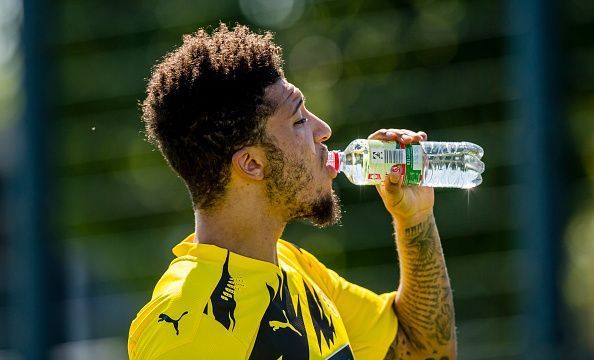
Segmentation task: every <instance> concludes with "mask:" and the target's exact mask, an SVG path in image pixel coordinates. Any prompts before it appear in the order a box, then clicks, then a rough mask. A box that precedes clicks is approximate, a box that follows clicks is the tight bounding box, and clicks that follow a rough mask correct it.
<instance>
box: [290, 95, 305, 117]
mask: <svg viewBox="0 0 594 360" xmlns="http://www.w3.org/2000/svg"><path fill="white" fill-rule="evenodd" d="M304 100H305V97H302V98H301V99H299V102H298V103H297V106H295V110H293V114H291V117H293V116H295V114H297V111H299V108H300V107H301V104H303V101H304Z"/></svg>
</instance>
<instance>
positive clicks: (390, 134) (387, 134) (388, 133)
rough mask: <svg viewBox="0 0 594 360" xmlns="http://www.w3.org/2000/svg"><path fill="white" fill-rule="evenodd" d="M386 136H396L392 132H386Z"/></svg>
mask: <svg viewBox="0 0 594 360" xmlns="http://www.w3.org/2000/svg"><path fill="white" fill-rule="evenodd" d="M386 136H396V133H395V132H393V131H386Z"/></svg>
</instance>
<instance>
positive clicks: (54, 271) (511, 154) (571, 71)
mask: <svg viewBox="0 0 594 360" xmlns="http://www.w3.org/2000/svg"><path fill="white" fill-rule="evenodd" d="M219 21H224V22H226V23H228V24H231V25H232V24H234V23H235V22H239V23H242V24H248V25H250V26H251V27H252V28H253V29H259V30H267V29H268V30H272V31H274V32H275V33H276V41H277V43H278V44H280V45H281V46H282V47H283V48H284V58H285V71H286V75H287V77H288V79H289V80H290V81H292V82H293V83H295V84H297V85H298V86H299V87H300V88H301V89H302V90H303V92H304V93H305V95H306V96H307V99H308V107H309V109H310V110H312V111H313V112H315V113H316V114H318V115H319V116H320V117H321V118H323V119H325V120H326V121H327V122H328V123H329V124H330V125H331V126H332V128H333V136H332V138H331V139H330V140H329V141H328V147H329V148H334V149H343V148H344V147H345V146H346V145H347V144H348V143H349V142H350V141H351V140H352V139H355V138H357V137H366V136H367V135H368V134H369V133H371V132H372V131H375V130H376V129H379V128H386V127H397V128H408V129H412V130H424V131H426V132H427V133H428V134H429V139H430V140H442V141H463V140H464V141H471V142H475V143H477V144H479V145H481V146H482V147H483V148H484V149H485V157H484V159H483V160H484V161H485V164H486V172H485V173H484V174H483V179H484V182H483V184H482V185H481V186H479V187H478V188H475V189H473V190H470V191H467V190H444V189H440V190H437V192H436V207H435V214H436V219H437V223H438V226H439V230H440V234H441V239H442V242H443V247H444V251H445V254H446V260H447V264H448V269H449V272H450V277H451V281H452V285H453V288H454V301H455V306H456V317H457V324H458V344H459V345H458V348H459V354H460V355H459V358H460V359H594V191H593V190H594V2H592V1H591V0H566V1H545V0H543V1H537V0H508V1H497V0H410V1H388V0H374V1H369V0H368V1H365V0H348V1H346V0H340V1H339V0H225V1H207V0H193V1H188V0H169V1H157V0H144V1H143V0H127V1H109V0H108V1H106V0H85V1H81V0H56V1H51V2H50V1H42V0H0V201H1V204H2V206H1V207H0V360H9V359H10V360H21V359H27V360H28V359H125V358H127V352H126V338H127V332H128V328H129V324H130V322H131V320H132V319H133V318H134V317H135V315H136V312H137V311H138V310H139V309H140V307H142V306H143V305H144V304H145V303H146V302H147V301H148V300H149V299H150V295H151V292H152V289H153V286H154V285H155V283H156V281H157V280H158V278H159V277H160V275H161V274H162V273H163V271H164V270H165V269H166V267H167V266H168V264H169V262H170V261H171V260H172V259H173V255H172V253H171V248H172V247H173V246H174V245H175V244H176V243H178V242H179V241H181V240H182V239H183V238H184V237H185V236H186V235H188V234H189V233H190V232H192V230H193V214H192V210H191V205H190V202H189V198H188V196H187V194H186V192H185V188H184V187H183V185H182V183H181V181H180V180H179V179H177V178H176V177H175V176H174V174H173V173H172V172H171V171H170V170H169V169H168V168H167V166H166V165H165V162H164V161H163V160H162V158H161V156H160V155H159V153H158V152H156V151H155V150H154V149H153V148H152V147H151V146H150V145H149V144H148V143H147V142H146V141H145V140H144V135H143V132H142V124H141V121H140V112H139V106H138V103H139V102H140V101H142V100H143V99H144V87H145V83H146V79H147V77H148V76H149V74H150V69H151V67H152V66H153V65H154V64H155V63H156V62H157V61H158V60H159V59H160V58H161V57H162V56H163V55H164V54H165V53H167V52H168V51H170V50H172V49H174V48H175V47H177V46H179V45H180V44H181V37H182V34H186V33H191V32H193V31H195V30H196V29H197V28H198V27H210V28H211V29H212V28H214V27H216V26H217V25H218V22H219ZM198 155H199V154H198ZM335 189H336V191H337V192H338V193H339V195H340V197H341V199H342V203H343V205H344V217H343V221H342V225H341V226H336V227H333V228H331V229H327V230H318V229H314V228H312V227H310V226H309V225H307V224H305V223H295V224H291V225H290V226H289V227H288V228H287V230H286V232H285V234H284V238H285V239H287V240H289V241H292V242H295V243H297V244H299V245H300V246H302V247H304V248H306V249H308V250H310V251H311V252H313V253H314V254H315V255H316V256H317V257H318V258H319V259H320V260H321V261H323V262H324V263H326V264H327V265H328V266H329V267H331V268H333V269H335V270H337V271H338V272H339V273H340V274H341V275H343V276H344V277H346V278H347V279H349V280H351V281H353V282H356V283H359V284H362V285H364V286H367V287H369V288H370V289H372V290H374V291H377V292H385V291H391V290H393V289H394V288H395V287H396V286H397V279H398V270H397V266H396V253H395V251H394V243H393V237H392V232H393V230H392V227H391V224H390V218H389V216H388V214H387V213H386V212H385V210H384V208H383V206H382V204H381V202H380V201H379V197H378V196H377V194H376V191H375V189H374V188H373V187H357V186H354V185H352V184H350V183H348V181H347V180H345V178H343V177H339V179H337V181H336V182H335ZM353 311H356V309H353Z"/></svg>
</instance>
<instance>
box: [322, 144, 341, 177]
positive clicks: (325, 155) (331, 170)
mask: <svg viewBox="0 0 594 360" xmlns="http://www.w3.org/2000/svg"><path fill="white" fill-rule="evenodd" d="M322 152H323V154H322V160H323V161H324V162H323V163H322V166H323V167H325V168H326V170H328V172H329V173H330V177H332V179H335V178H336V175H338V172H337V171H336V169H335V168H334V166H331V165H328V154H329V152H328V148H327V147H326V146H324V147H323V148H322Z"/></svg>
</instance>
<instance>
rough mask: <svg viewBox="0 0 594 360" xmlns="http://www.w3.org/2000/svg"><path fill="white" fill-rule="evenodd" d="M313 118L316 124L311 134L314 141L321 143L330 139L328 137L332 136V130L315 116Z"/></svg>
mask: <svg viewBox="0 0 594 360" xmlns="http://www.w3.org/2000/svg"><path fill="white" fill-rule="evenodd" d="M313 118H314V119H313V120H314V122H315V124H316V127H315V129H314V132H313V135H314V140H315V141H316V142H318V143H321V142H324V141H326V140H328V139H330V136H332V129H331V128H330V125H328V124H326V122H325V121H324V120H322V119H320V118H318V117H317V116H315V115H313Z"/></svg>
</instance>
